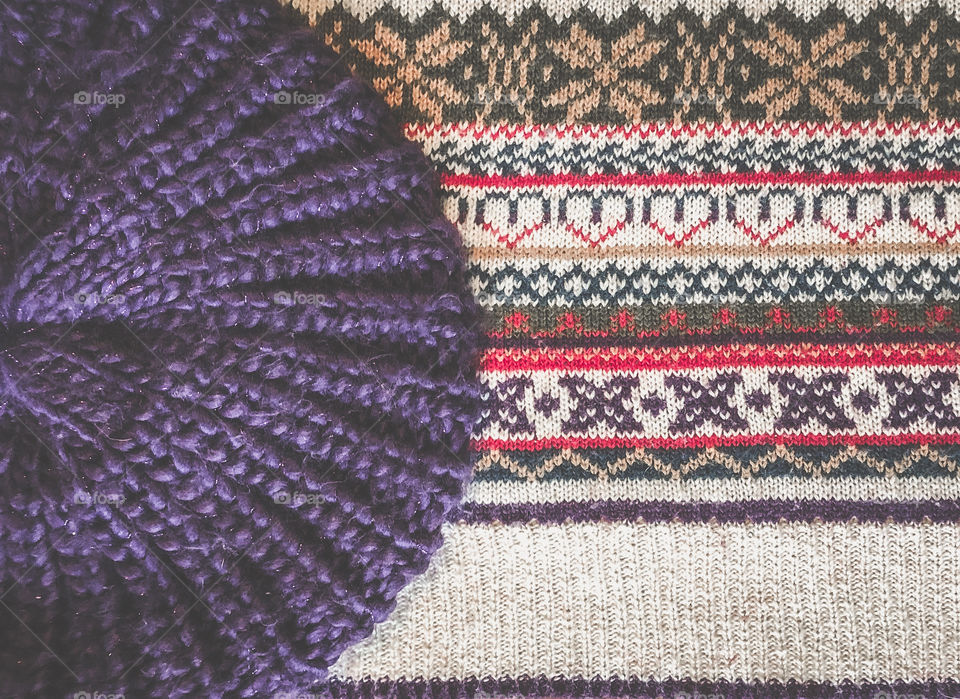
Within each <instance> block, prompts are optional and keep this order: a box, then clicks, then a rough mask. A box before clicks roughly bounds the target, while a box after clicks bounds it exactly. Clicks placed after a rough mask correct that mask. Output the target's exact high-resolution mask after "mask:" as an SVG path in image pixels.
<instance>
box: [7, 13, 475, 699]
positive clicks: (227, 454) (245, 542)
mask: <svg viewBox="0 0 960 699" xmlns="http://www.w3.org/2000/svg"><path fill="white" fill-rule="evenodd" d="M298 26H299V27H300V28H299V29H298ZM435 183H436V182H435V174H434V173H433V169H432V168H431V167H430V165H429V164H428V163H427V162H426V161H425V160H424V158H423V155H422V153H421V151H420V148H419V147H417V146H416V145H414V144H411V143H409V142H408V141H407V140H406V139H405V138H404V137H403V134H402V132H401V130H400V129H399V128H398V127H397V126H396V125H395V122H393V120H392V118H391V117H390V115H389V114H388V113H387V109H386V106H385V105H384V104H383V101H382V100H381V99H380V98H379V97H378V96H377V95H376V94H375V93H374V92H373V91H372V90H371V89H370V88H369V87H367V86H365V85H364V84H363V83H361V82H360V81H359V80H357V79H355V78H353V77H351V76H350V73H349V70H348V69H347V67H346V65H345V64H342V63H340V62H338V60H337V59H336V57H335V56H334V55H333V53H332V52H331V51H330V50H329V49H328V48H326V47H325V46H323V45H322V43H321V42H320V41H319V40H318V38H317V37H316V35H315V33H314V32H312V31H310V30H309V29H307V28H303V26H302V23H297V22H291V21H290V18H289V17H284V16H283V14H282V13H281V11H280V8H279V7H278V6H274V5H272V4H271V3H264V2H260V1H259V0H222V1H217V0H202V1H201V2H195V1H194V0H96V1H94V0H76V1H75V0H52V1H50V2H40V1H38V0H5V1H4V2H2V3H0V284H2V285H0V327H2V333H0V335H2V345H0V696H3V697H44V698H47V697H64V696H74V693H77V694H76V696H78V697H106V696H114V697H116V696H126V697H128V698H130V699H132V698H133V697H137V698H140V697H148V696H156V697H178V696H189V697H207V696H215V697H216V696H230V697H235V696H271V695H272V694H273V693H274V692H285V691H294V690H296V689H300V688H303V687H309V686H311V685H313V684H314V683H316V682H317V681H319V680H321V679H322V678H323V677H324V676H325V671H326V668H327V667H328V666H329V665H330V663H332V662H333V661H334V660H336V658H337V657H338V656H339V655H340V653H341V651H342V650H343V649H344V648H345V647H346V646H347V645H348V644H349V643H351V642H353V641H355V640H357V639H359V638H362V637H363V636H365V635H367V634H368V633H369V632H370V630H371V629H372V627H373V624H374V623H375V622H377V621H380V620H382V619H384V618H385V617H386V616H387V614H388V612H389V611H390V609H391V608H392V607H393V604H394V599H395V596H396V593H397V591H398V589H399V588H400V587H402V585H403V584H404V583H405V582H406V581H407V580H409V579H410V578H411V577H412V576H413V575H414V574H416V573H418V572H421V571H422V570H423V569H424V568H425V567H426V565H427V562H428V559H429V557H430V554H431V553H432V552H433V551H434V550H435V549H436V548H437V547H438V545H439V542H440V524H441V522H442V521H443V519H444V517H445V514H446V513H447V511H449V510H450V509H451V508H452V507H454V506H455V505H456V504H457V503H458V502H459V500H460V497H461V490H462V488H461V486H462V482H463V481H464V479H465V478H466V476H467V475H468V474H469V463H468V460H467V451H466V450H467V448H468V436H469V432H470V429H471V428H472V425H473V422H474V419H475V415H476V412H477V408H476V399H477V394H478V390H477V387H476V386H475V385H474V384H475V380H476V379H475V369H471V367H472V365H473V356H472V348H473V346H474V344H475V337H474V335H475V333H474V331H473V325H474V322H475V316H476V312H475V307H474V304H473V301H472V299H471V298H470V295H469V293H468V289H467V287H466V283H465V278H464V274H463V268H462V263H461V255H460V251H459V246H460V242H459V238H458V234H457V231H456V230H455V228H454V227H453V226H452V225H451V224H450V223H449V222H448V221H447V220H446V219H445V218H444V217H443V215H442V212H441V210H440V206H439V201H438V199H437V197H436V192H435ZM471 372H473V374H474V378H471Z"/></svg>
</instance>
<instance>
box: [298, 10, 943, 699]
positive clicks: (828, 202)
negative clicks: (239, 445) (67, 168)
mask: <svg viewBox="0 0 960 699" xmlns="http://www.w3.org/2000/svg"><path fill="white" fill-rule="evenodd" d="M291 1H292V2H293V4H294V5H295V6H297V7H298V8H300V9H301V10H302V11H303V12H304V13H305V14H306V15H307V17H308V18H309V20H310V21H312V22H313V23H314V24H315V26H316V28H317V31H318V32H319V33H320V35H321V36H322V37H323V38H324V41H326V42H327V43H328V44H329V45H330V46H331V47H333V48H334V49H335V50H337V51H338V52H340V54H341V56H342V57H343V61H344V62H347V63H349V64H350V65H351V66H352V67H353V68H354V69H355V70H356V71H357V72H358V73H359V74H360V75H362V76H363V77H365V78H366V79H367V80H369V81H370V83H371V84H372V85H373V86H374V87H375V88H376V89H377V90H378V91H379V92H380V93H381V94H382V96H383V97H384V99H385V101H386V102H387V103H388V104H389V105H390V106H391V107H392V108H393V109H394V111H395V112H396V114H397V115H398V117H399V118H400V119H401V120H402V121H404V122H405V123H406V129H407V134H408V135H409V136H410V137H411V138H415V139H416V140H418V141H420V142H421V143H422V144H423V146H424V150H425V152H426V153H427V156H428V157H429V158H430V159H431V160H432V161H433V162H434V164H435V165H436V166H437V169H438V170H439V172H440V175H441V185H442V188H441V196H442V198H443V200H444V205H445V207H446V211H447V214H448V216H449V217H450V218H451V220H453V221H455V222H456V224H457V226H458V228H459V230H460V233H461V235H462V236H463V240H464V243H465V247H466V252H467V256H468V264H467V273H468V277H469V279H470V282H471V284H472V285H473V288H474V291H475V292H476V294H477V297H478V301H479V303H480V305H481V307H482V308H483V310H484V311H485V313H484V321H483V329H484V334H483V337H482V343H483V349H482V354H481V363H480V380H481V386H482V396H483V401H484V410H483V413H482V417H481V420H480V423H479V424H478V426H477V428H476V430H475V432H474V439H473V441H472V444H473V447H474V451H475V461H474V478H473V481H472V482H471V484H470V486H469V489H468V491H467V493H466V496H465V499H464V503H463V505H462V507H461V509H460V511H459V512H458V514H457V516H456V517H455V518H454V519H453V520H452V521H451V523H449V524H448V525H447V526H446V530H445V537H444V541H445V543H444V546H443V547H442V548H441V549H440V551H439V552H438V553H437V555H436V556H435V557H434V559H433V561H432V562H431V565H430V569H429V570H428V571H427V572H426V573H425V574H424V575H423V576H421V577H420V578H418V579H417V580H416V581H414V582H413V583H412V584H411V585H410V586H408V587H407V588H406V589H404V590H403V592H402V593H401V595H400V596H399V598H398V603H397V608H396V610H395V611H394V613H393V614H391V615H390V617H389V618H388V619H387V621H386V622H384V623H383V624H381V625H379V626H378V627H377V628H376V629H375V630H374V632H373V634H371V636H370V637H369V638H367V639H365V640H364V641H362V642H361V643H358V644H356V645H354V646H352V647H351V648H349V649H348V650H347V651H345V652H344V654H343V655H342V656H341V658H340V660H339V661H338V662H337V663H336V665H335V666H334V667H332V668H331V671H330V676H331V679H330V680H329V681H328V682H327V684H326V688H327V689H328V690H329V692H330V693H331V694H333V695H334V696H339V697H349V698H351V699H352V698H354V697H364V698H370V697H391V698H392V697H411V698H412V697H429V698H430V699H437V698H438V697H475V696H479V697H491V698H492V697H516V696H530V697H554V698H557V697H607V696H609V697H644V698H646V697H651V698H652V697H672V698H675V699H694V698H700V699H705V698H707V697H709V698H710V699H714V698H717V697H741V698H743V697H757V698H760V697H778V696H779V697H806V698H811V697H823V698H826V697H851V698H852V697H857V698H859V699H881V698H886V699H893V698H894V697H899V698H903V697H906V696H910V697H917V698H919V697H936V698H937V699H944V698H946V697H954V696H958V694H960V692H958V680H960V594H958V593H960V588H958V586H957V582H956V581H957V580H958V579H960V547H958V546H957V542H958V541H960V477H958V476H960V342H958V341H960V285H958V283H957V274H958V272H960V266H958V264H960V157H958V156H960V150H958V146H960V124H958V122H957V117H958V116H960V42H958V41H957V37H960V2H957V0H909V1H905V0H291Z"/></svg>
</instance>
